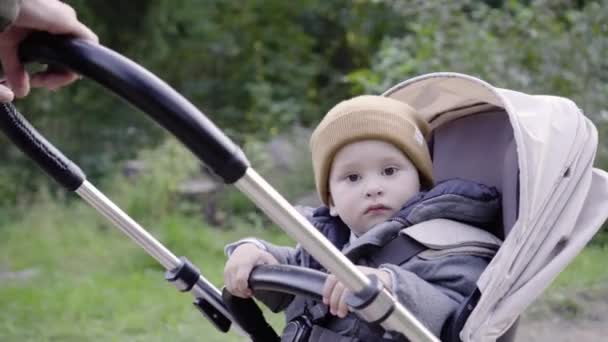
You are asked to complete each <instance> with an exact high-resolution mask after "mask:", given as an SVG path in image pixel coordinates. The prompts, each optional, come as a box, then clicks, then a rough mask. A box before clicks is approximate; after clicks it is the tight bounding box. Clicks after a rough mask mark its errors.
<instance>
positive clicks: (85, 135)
mask: <svg viewBox="0 0 608 342" xmlns="http://www.w3.org/2000/svg"><path fill="white" fill-rule="evenodd" d="M66 2H68V3H69V4H71V5H72V6H73V7H74V8H75V9H76V11H77V13H78V15H79V18H80V19H81V20H82V21H83V22H84V23H86V24H87V25H88V26H89V27H91V28H92V29H93V30H94V31H95V32H96V33H97V34H98V35H99V37H100V41H101V43H102V44H104V45H106V46H108V47H110V48H112V49H114V50H116V51H118V52H119V53H121V54H123V55H125V56H127V57H129V58H131V59H133V60H134V61H136V62H137V63H139V64H141V65H142V66H144V67H145V68H147V69H149V70H150V71H152V72H153V73H155V74H156V75H157V76H159V77H160V78H162V79H164V80H165V81H166V82H168V83H169V84H170V85H171V86H173V87H174V88H175V89H176V90H177V91H178V92H180V93H181V94H183V95H184V96H185V97H186V98H188V99H189V100H190V101H191V102H193V103H194V104H195V105H196V106H197V107H198V108H199V109H201V110H202V111H203V112H204V113H205V114H206V115H207V116H208V117H209V118H210V119H211V120H212V121H213V122H215V123H216V124H217V125H218V126H219V127H220V128H221V129H222V130H223V131H224V132H226V133H227V134H228V135H229V136H230V137H231V138H232V139H233V140H234V141H236V142H237V143H238V144H239V145H240V146H241V147H242V148H243V149H244V150H245V152H246V154H247V155H248V157H249V159H250V160H251V161H252V163H253V165H254V167H255V168H256V169H257V170H258V171H259V172H260V173H261V174H262V175H264V176H265V177H266V178H267V179H268V180H269V181H270V183H272V184H273V185H274V186H275V187H276V188H277V189H278V190H279V191H280V192H281V193H282V194H284V196H286V197H287V198H288V199H289V200H290V201H291V202H292V203H294V204H305V205H316V204H317V203H318V202H317V200H316V196H315V194H314V192H313V189H314V185H313V179H312V171H311V165H310V161H309V155H308V150H307V142H308V137H309V135H310V132H311V127H314V125H315V124H316V123H317V122H318V121H319V120H320V119H321V118H322V116H323V115H324V114H325V113H326V111H327V110H328V109H329V108H330V107H331V106H333V104H335V103H336V102H338V101H340V100H341V99H345V98H348V97H351V96H354V95H358V94H362V93H376V94H377V93H381V92H382V91H384V90H386V89H388V88H389V87H390V86H392V85H395V84H396V83H398V82H400V81H403V80H406V79H408V78H411V77H414V76H417V75H420V74H424V73H428V72H436V71H454V72H461V73H466V74H470V75H473V76H476V77H479V78H481V79H483V80H485V81H487V82H489V83H491V84H493V85H496V86H498V87H501V88H509V89H514V90H518V91H522V92H526V93H531V94H551V95H559V96H565V97H568V98H570V99H572V100H573V101H575V102H576V103H577V104H578V106H579V107H580V108H581V109H582V110H583V111H584V112H585V114H586V115H587V116H588V117H589V118H590V119H591V120H592V121H593V122H594V123H595V124H596V126H597V127H598V130H599V132H600V147H599V149H598V154H597V159H596V167H599V168H602V169H604V170H606V169H608V141H607V139H608V101H607V98H608V60H607V59H606V52H607V51H608V1H607V0H600V1H585V0H579V1H567V0H553V1H549V0H539V1H533V0H529V1H517V0H511V1H507V0H504V1H503V0H486V1H482V0H476V1H475V0H458V1H447V0H438V1H421V0H416V1H388V0H348V1H347V0H332V1H322V0H304V1H279V0H277V1H274V0H271V1H262V0H251V1H232V0H230V1H226V0H224V1H220V0H208V1H202V0H201V1H169V0H132V1H120V2H119V1H115V2H112V3H111V4H110V3H109V2H108V1H101V0H87V1H85V0H72V1H66ZM16 106H17V107H18V108H19V109H20V111H21V112H22V113H23V114H24V115H25V116H26V117H27V118H28V120H30V122H32V123H33V124H34V126H36V127H37V128H38V129H39V130H40V131H41V132H42V133H43V134H44V135H45V136H46V137H47V138H49V140H50V141H52V142H53V143H54V144H55V145H56V146H57V147H58V148H60V149H61V150H62V151H63V152H64V153H65V154H66V155H67V156H69V157H70V158H71V159H72V160H74V161H75V162H76V163H77V164H79V165H80V167H81V168H82V169H83V170H84V171H85V172H86V173H87V175H88V178H89V180H90V181H91V182H92V183H93V184H95V185H96V186H98V187H99V188H100V189H101V190H102V191H103V192H104V193H105V194H106V195H108V197H110V198H111V199H113V200H114V201H115V202H116V203H117V204H118V205H119V206H120V207H121V208H122V209H123V210H125V211H126V212H127V213H129V214H130V215H131V216H132V217H133V218H135V219H136V220H137V221H138V222H139V223H141V224H142V225H143V226H144V227H146V229H148V230H149V231H150V232H151V233H152V234H153V235H154V236H156V237H157V238H158V239H159V240H160V241H161V242H162V243H164V244H166V245H167V246H168V247H169V248H170V249H171V250H172V251H173V252H174V253H175V254H177V255H185V256H188V257H189V259H190V260H192V261H193V262H194V263H195V264H197V265H198V266H199V267H200V268H201V270H202V271H203V273H204V275H205V276H206V277H207V278H209V279H210V280H211V281H212V282H213V283H215V284H217V285H218V286H221V284H222V279H221V275H222V271H223V263H224V256H223V245H224V244H225V243H227V242H229V241H232V240H235V239H237V238H240V237H244V236H248V235H256V236H261V237H264V238H266V239H268V240H271V241H275V242H278V243H286V244H293V242H292V241H291V240H290V239H289V238H287V237H286V236H285V235H284V234H283V233H282V232H281V231H280V230H279V229H278V228H276V227H274V226H273V225H272V224H271V223H270V222H269V221H268V220H267V219H266V218H265V217H264V215H263V214H262V213H261V212H260V211H258V210H257V209H256V208H255V207H254V206H253V204H251V203H250V202H249V201H248V200H247V199H246V198H245V197H244V196H242V195H241V194H240V193H238V192H237V191H236V190H235V189H233V188H231V187H227V186H222V185H221V184H218V183H217V182H215V180H214V179H213V177H210V176H209V175H208V174H206V173H205V171H204V168H203V167H201V165H200V164H199V163H198V162H197V160H195V159H194V157H193V156H192V155H191V154H190V153H189V152H188V151H186V150H185V149H184V148H182V147H181V145H179V144H178V143H177V142H176V141H175V140H174V139H173V138H172V137H170V136H169V135H168V134H167V133H165V132H164V131H163V130H161V129H160V128H159V127H158V126H156V124H155V123H153V122H152V121H151V120H149V119H148V118H147V117H146V116H145V115H143V114H142V113H139V112H137V111H136V110H135V109H134V108H132V107H130V106H129V105H127V104H125V103H124V102H123V101H122V100H120V99H118V98H116V97H114V96H112V95H111V94H109V93H108V92H105V91H104V90H103V89H102V88H101V87H100V86H98V85H96V84H94V83H93V82H91V81H88V80H86V79H85V80H82V81H78V82H77V84H74V85H73V86H71V87H68V88H65V89H62V90H60V91H57V92H50V91H46V90H34V91H33V93H32V94H31V96H29V97H28V98H26V99H24V100H19V101H17V102H16ZM0 140H1V142H0V158H1V160H2V161H3V163H2V167H1V168H0V341H97V340H103V341H168V340H170V341H186V340H192V339H196V340H205V341H232V340H234V341H238V340H242V338H240V337H238V336H236V335H231V336H225V335H221V334H219V333H216V332H215V331H214V330H213V328H212V327H211V325H210V324H208V323H207V322H206V321H205V319H204V318H202V317H200V314H198V313H197V312H196V311H195V309H194V308H192V307H191V306H190V304H189V302H190V300H191V299H190V296H189V295H179V294H177V292H176V291H175V290H174V289H173V288H172V286H170V285H168V284H167V283H165V282H164V280H163V270H162V268H161V266H160V265H157V264H156V262H155V261H154V260H153V259H152V258H151V257H149V256H148V255H147V254H145V252H144V251H143V250H142V249H140V248H139V247H137V246H136V245H135V244H134V243H132V242H131V241H130V240H128V238H127V237H125V236H123V235H121V233H120V232H119V231H118V230H116V229H114V228H113V226H111V225H110V224H109V223H107V222H106V221H105V220H104V219H102V218H101V217H99V215H98V214H97V213H96V212H95V211H94V210H93V209H92V208H90V207H88V206H86V205H85V204H83V203H82V201H80V200H79V198H77V196H75V195H73V194H70V193H66V192H65V191H64V190H63V189H62V188H60V187H58V186H57V185H55V184H54V183H53V181H52V180H51V179H50V178H48V177H47V176H46V175H45V174H44V173H43V172H42V171H41V170H40V169H39V168H38V167H37V166H36V165H35V164H33V163H32V162H30V161H29V160H28V159H26V158H25V157H24V156H23V155H22V154H21V152H20V151H18V150H17V149H16V148H15V147H14V146H13V145H12V144H11V143H10V142H9V141H8V140H6V139H5V138H4V136H1V137H0ZM607 246H608V234H607V233H605V229H604V230H603V231H602V232H600V234H598V236H597V237H596V238H595V239H594V240H593V241H592V243H591V244H590V246H589V247H587V249H586V250H585V251H584V252H583V253H582V254H581V255H580V256H579V257H578V258H577V259H576V260H575V261H574V263H573V264H572V265H571V266H569V267H568V269H567V270H566V271H564V272H563V273H562V274H561V275H560V277H559V278H558V279H557V280H556V282H555V283H554V285H553V286H552V287H551V288H550V289H549V290H548V291H546V293H545V296H544V297H543V298H541V299H540V300H539V301H537V303H536V304H535V305H534V306H533V307H532V308H530V310H528V313H527V314H526V316H525V319H524V320H522V322H523V323H522V328H521V329H520V334H521V336H522V340H526V339H534V340H539V341H541V340H543V339H546V340H547V341H549V340H551V341H561V340H563V341H569V340H574V339H581V338H586V339H590V340H594V339H595V337H598V338H599V336H602V334H603V335H605V334H606V333H608V331H606V329H607V328H606V326H607V324H606V322H607V321H608V308H607V307H608V305H607V304H608V303H607V302H608V290H607V289H608V270H606V268H605V267H603V262H604V260H606V258H608V247H607ZM271 319H272V320H273V322H274V324H275V326H276V327H278V328H280V326H281V325H282V318H281V316H280V315H271ZM602 329H603V330H602ZM557 333H558V334H559V336H557V337H556V336H554V335H555V334H557ZM570 333H571V334H572V336H570V335H568V334H570ZM551 334H554V335H551ZM585 334H587V335H585ZM589 334H592V335H589ZM593 334H597V335H593ZM559 338H562V339H559Z"/></svg>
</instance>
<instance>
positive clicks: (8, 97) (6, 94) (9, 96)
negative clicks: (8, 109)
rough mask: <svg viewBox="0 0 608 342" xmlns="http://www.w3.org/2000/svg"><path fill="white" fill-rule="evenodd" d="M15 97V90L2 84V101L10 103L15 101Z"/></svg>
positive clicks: (0, 95) (0, 91) (0, 93)
mask: <svg viewBox="0 0 608 342" xmlns="http://www.w3.org/2000/svg"><path fill="white" fill-rule="evenodd" d="M14 98H15V95H14V94H13V92H12V91H11V90H10V89H9V88H8V87H6V86H4V85H2V84H0V102H1V103H8V102H11V101H13V99H14Z"/></svg>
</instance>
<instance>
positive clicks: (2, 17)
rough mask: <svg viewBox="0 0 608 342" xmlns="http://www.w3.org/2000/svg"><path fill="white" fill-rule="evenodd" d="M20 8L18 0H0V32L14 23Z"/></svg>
mask: <svg viewBox="0 0 608 342" xmlns="http://www.w3.org/2000/svg"><path fill="white" fill-rule="evenodd" d="M20 6H21V1H20V0H0V32H2V31H4V30H5V29H6V28H7V27H8V25H10V24H11V23H12V22H13V21H15V19H16V18H17V15H18V14H19V7H20Z"/></svg>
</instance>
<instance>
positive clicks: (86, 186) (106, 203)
mask: <svg viewBox="0 0 608 342" xmlns="http://www.w3.org/2000/svg"><path fill="white" fill-rule="evenodd" d="M76 193H77V194H78V195H79V196H80V197H82V199H84V200H85V201H86V202H87V203H89V204H90V205H91V206H92V207H93V208H95V209H96V210H97V211H98V212H99V213H101V214H102V215H103V216H104V217H106V218H107V219H108V220H110V221H111V222H112V223H114V225H115V226H116V227H117V228H118V229H120V230H121V231H122V232H123V233H125V234H126V235H127V236H128V237H130V238H131V240H133V241H135V243H137V244H138V245H139V246H141V247H142V248H143V249H144V250H146V252H148V254H150V255H151V256H152V257H153V258H154V259H156V261H158V262H159V263H160V264H161V265H163V267H165V269H167V270H171V269H174V268H176V267H178V266H180V265H181V264H182V262H181V260H179V258H178V257H176V256H175V255H174V254H173V253H171V251H169V250H168V249H167V248H165V246H163V245H162V244H161V243H160V242H158V240H156V239H155V238H154V237H153V236H152V235H150V233H148V232H147V231H146V230H145V229H143V228H142V227H141V226H140V225H139V224H138V223H137V222H135V221H134V220H133V219H132V218H131V217H129V215H127V214H126V213H125V212H124V211H122V210H121V209H120V208H119V207H118V206H117V205H116V204H114V203H113V202H112V201H111V200H110V199H109V198H107V197H106V196H105V195H104V194H103V193H102V192H101V191H99V190H97V188H95V187H94V186H93V185H92V184H91V183H89V182H88V181H86V180H85V181H84V182H83V183H82V185H81V186H80V187H79V188H78V189H76Z"/></svg>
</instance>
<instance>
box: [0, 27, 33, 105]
mask: <svg viewBox="0 0 608 342" xmlns="http://www.w3.org/2000/svg"><path fill="white" fill-rule="evenodd" d="M26 35H27V31H26V30H23V29H20V28H18V27H10V28H9V29H8V30H7V31H5V32H4V33H3V39H2V43H1V44H0V61H1V62H2V70H3V71H4V76H5V77H6V81H7V83H8V86H9V87H10V88H11V89H12V91H13V93H14V95H15V96H16V97H24V96H25V95H27V94H28V93H29V91H30V85H29V76H28V75H27V73H26V72H25V68H24V67H23V64H21V61H20V60H19V56H18V54H17V47H18V45H19V42H20V41H21V40H22V39H23V38H25V36H26Z"/></svg>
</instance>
